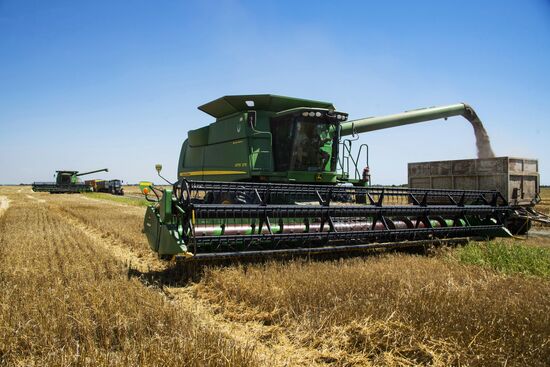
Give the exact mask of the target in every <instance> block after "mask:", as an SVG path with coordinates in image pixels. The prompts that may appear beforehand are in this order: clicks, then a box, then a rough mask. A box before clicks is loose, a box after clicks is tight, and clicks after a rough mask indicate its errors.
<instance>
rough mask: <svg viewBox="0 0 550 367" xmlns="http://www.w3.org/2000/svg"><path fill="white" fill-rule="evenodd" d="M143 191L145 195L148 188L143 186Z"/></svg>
mask: <svg viewBox="0 0 550 367" xmlns="http://www.w3.org/2000/svg"><path fill="white" fill-rule="evenodd" d="M143 193H144V194H145V195H147V194H148V193H149V189H148V188H147V187H144V188H143Z"/></svg>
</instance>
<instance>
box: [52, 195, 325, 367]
mask: <svg viewBox="0 0 550 367" xmlns="http://www.w3.org/2000/svg"><path fill="white" fill-rule="evenodd" d="M80 198H85V200H91V201H102V202H104V201H103V200H100V199H98V200H96V199H91V198H87V197H80ZM51 204H52V203H51V202H50V209H51V210H52V211H55V212H56V214H57V215H59V216H61V217H62V218H63V219H64V220H65V221H66V222H67V223H69V224H71V225H72V226H74V227H77V228H78V229H80V230H81V231H82V233H83V234H84V235H86V236H87V237H88V238H90V239H91V240H92V243H97V244H98V245H100V246H101V247H103V248H105V249H107V250H108V251H109V252H110V253H111V254H112V255H113V257H114V258H116V259H117V260H119V261H121V262H123V263H125V264H127V266H129V267H131V268H134V269H136V270H138V271H139V272H143V273H145V272H150V271H151V270H153V271H155V270H164V269H166V267H167V264H166V263H164V262H160V261H158V263H156V262H153V261H151V259H146V258H142V257H139V256H138V255H137V254H136V253H134V252H132V251H131V250H130V249H129V248H128V247H127V245H125V244H124V243H123V242H122V241H121V240H120V239H118V238H117V237H115V236H114V235H111V234H109V235H107V234H105V233H104V232H102V231H101V229H99V228H96V227H92V226H90V225H88V224H85V223H84V222H83V221H82V220H81V219H79V218H78V217H76V216H74V215H73V214H71V213H69V212H67V211H66V210H64V209H63V206H59V205H51ZM109 204H110V205H113V206H116V207H125V208H126V209H129V210H130V211H134V210H135V208H134V207H132V206H130V205H125V204H120V203H109ZM123 213H124V211H122V212H121V214H123ZM161 288H162V290H160V293H162V294H163V295H165V296H166V297H167V300H168V301H170V302H173V303H175V304H177V305H178V307H181V308H182V309H185V310H188V311H189V312H190V313H192V314H193V315H194V316H195V319H196V322H198V323H200V324H201V325H202V326H204V327H205V328H206V329H210V330H219V331H220V332H221V333H222V334H223V335H225V336H226V337H227V338H230V339H233V340H235V341H236V342H238V343H239V344H241V345H248V346H252V347H253V348H254V349H255V350H256V351H258V352H259V353H258V354H259V355H260V356H261V357H260V359H263V362H264V364H266V365H272V366H318V365H321V364H319V363H318V362H317V360H318V359H319V357H320V356H321V353H319V352H318V351H316V350H311V349H308V348H302V347H299V346H297V345H295V344H294V343H293V342H292V341H291V340H289V339H288V338H287V337H286V336H285V335H284V333H282V332H280V331H279V330H278V329H277V327H273V326H268V325H262V324H260V323H258V322H247V323H242V322H236V321H233V320H229V319H227V318H225V317H224V316H223V315H222V314H220V313H217V312H215V310H214V308H213V306H212V305H210V304H209V303H208V301H206V300H203V299H201V298H198V297H196V296H194V295H193V291H192V289H193V288H192V286H186V287H168V286H163V287H161Z"/></svg>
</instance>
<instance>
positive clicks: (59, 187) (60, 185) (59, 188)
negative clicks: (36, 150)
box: [32, 168, 109, 194]
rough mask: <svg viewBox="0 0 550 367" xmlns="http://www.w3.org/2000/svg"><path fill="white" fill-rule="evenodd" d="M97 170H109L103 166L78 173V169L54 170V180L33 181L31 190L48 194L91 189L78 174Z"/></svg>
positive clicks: (83, 174) (87, 173)
mask: <svg viewBox="0 0 550 367" xmlns="http://www.w3.org/2000/svg"><path fill="white" fill-rule="evenodd" d="M97 172H109V169H107V168H103V169H98V170H95V171H89V172H83V173H79V172H78V171H55V173H56V179H55V182H33V184H32V191H38V192H40V191H43V192H49V193H50V194H74V193H80V192H89V191H92V187H91V186H90V185H88V184H86V183H83V182H81V181H80V179H79V177H80V176H85V175H90V174H92V173H97Z"/></svg>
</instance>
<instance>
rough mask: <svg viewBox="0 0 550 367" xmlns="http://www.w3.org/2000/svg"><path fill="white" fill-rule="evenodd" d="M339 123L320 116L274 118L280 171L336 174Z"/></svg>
mask: <svg viewBox="0 0 550 367" xmlns="http://www.w3.org/2000/svg"><path fill="white" fill-rule="evenodd" d="M335 132H336V124H334V123H330V122H328V121H326V119H324V118H322V117H321V118H319V117H304V116H281V117H276V118H273V119H271V133H272V136H273V151H274V157H275V170H276V171H310V172H321V171H334V170H335V169H336V160H335V159H334V158H333V157H336V156H337V151H336V149H337V147H338V144H337V142H335V137H336V134H335Z"/></svg>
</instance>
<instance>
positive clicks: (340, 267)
mask: <svg viewBox="0 0 550 367" xmlns="http://www.w3.org/2000/svg"><path fill="white" fill-rule="evenodd" d="M196 293H197V295H198V296H200V297H204V298H206V299H208V300H209V301H210V302H211V303H212V304H215V305H218V307H219V308H220V310H222V312H223V314H224V315H225V316H226V317H229V318H232V319H234V320H236V321H247V320H256V321H260V322H263V323H265V324H274V325H278V326H280V327H281V329H283V330H284V332H285V333H287V334H288V335H289V337H290V338H292V339H294V340H295V341H296V343H299V344H301V345H307V346H312V347H314V348H317V350H319V351H321V352H322V354H323V355H324V356H325V358H329V360H331V361H333V362H334V363H335V364H338V365H349V364H354V363H358V364H375V365H417V364H429V365H479V366H488V365H508V366H524V365H529V366H547V364H548V361H550V282H548V281H547V280H544V279H540V278H526V277H521V276H504V275H502V274H498V273H495V272H492V271H489V270H484V269H481V268H478V267H475V266H466V265H460V264H457V263H452V262H449V261H444V260H442V259H438V258H425V257H415V256H399V255H397V256H388V257H381V258H375V259H372V258H371V259H366V260H361V259H356V260H351V261H349V260H346V261H336V262H330V263H315V262H313V263H305V262H294V263H291V264H281V263H272V264H268V265H264V266H260V265H256V266H249V267H237V268H235V267H234V268H227V269H211V270H209V271H207V273H206V275H205V278H204V279H203V281H202V282H201V283H200V284H199V285H197V286H196ZM327 356H328V357H327Z"/></svg>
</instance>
